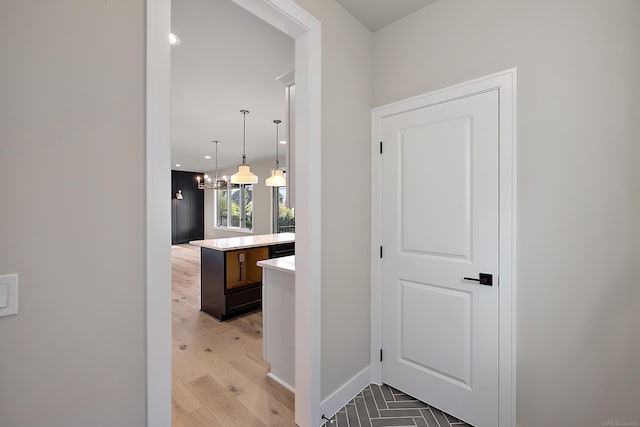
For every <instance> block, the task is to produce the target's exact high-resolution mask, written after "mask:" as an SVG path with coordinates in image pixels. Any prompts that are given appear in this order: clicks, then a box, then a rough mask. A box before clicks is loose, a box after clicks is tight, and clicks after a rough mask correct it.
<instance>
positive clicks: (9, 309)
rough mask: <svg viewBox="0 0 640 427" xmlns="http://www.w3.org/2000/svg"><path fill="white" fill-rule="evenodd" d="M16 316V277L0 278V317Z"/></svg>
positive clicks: (10, 275)
mask: <svg viewBox="0 0 640 427" xmlns="http://www.w3.org/2000/svg"><path fill="white" fill-rule="evenodd" d="M12 314H18V275H17V274H7V275H5V276H0V317H2V316H10V315H12Z"/></svg>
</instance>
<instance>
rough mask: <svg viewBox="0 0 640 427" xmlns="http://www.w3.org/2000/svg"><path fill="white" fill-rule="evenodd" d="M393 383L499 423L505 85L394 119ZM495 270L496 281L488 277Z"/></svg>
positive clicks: (390, 220)
mask: <svg viewBox="0 0 640 427" xmlns="http://www.w3.org/2000/svg"><path fill="white" fill-rule="evenodd" d="M382 135H383V141H384V152H383V155H382V156H383V157H382V182H383V184H382V190H383V191H382V205H383V207H382V224H383V225H382V227H383V230H382V239H383V240H382V241H383V247H384V256H383V259H382V271H383V273H382V299H383V307H382V310H383V313H382V316H383V349H384V361H383V367H382V369H383V371H382V372H383V381H384V382H385V383H386V384H389V385H391V386H393V387H396V388H398V389H399V390H401V391H404V392H405V393H408V394H410V395H412V396H414V397H417V398H419V399H420V400H422V401H424V402H426V403H428V404H431V405H433V406H435V407H437V408H439V409H441V410H443V411H445V412H448V413H450V414H452V415H454V416H456V417H458V418H460V419H462V420H464V421H466V422H468V423H470V424H472V425H474V426H476V427H495V426H497V425H498V287H497V273H498V91H497V90H492V91H489V92H485V93H481V94H476V95H471V96H467V97H463V98H460V99H456V100H453V101H449V102H445V103H441V104H437V105H433V106H429V107H425V108H420V109H417V110H413V111H410V112H406V113H402V114H398V115H395V116H390V117H385V118H384V119H383V120H382ZM480 273H484V274H489V275H492V279H493V285H492V286H489V285H487V284H481V283H479V282H476V281H473V280H469V279H465V278H470V279H477V278H478V277H479V275H480Z"/></svg>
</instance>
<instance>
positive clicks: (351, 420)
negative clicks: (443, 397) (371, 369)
mask: <svg viewBox="0 0 640 427" xmlns="http://www.w3.org/2000/svg"><path fill="white" fill-rule="evenodd" d="M383 426H421V427H464V426H467V427H470V426H469V424H467V423H465V422H463V421H460V420H459V419H457V418H455V417H452V416H451V415H449V414H446V413H444V412H442V411H440V410H439V409H436V408H434V407H431V406H429V405H427V404H425V403H423V402H420V401H419V400H416V399H415V398H413V397H411V396H409V395H406V394H404V393H402V392H401V391H398V390H396V389H394V388H393V387H389V386H388V385H386V384H383V385H382V386H378V385H376V384H370V385H368V386H367V388H365V389H364V390H363V391H361V392H360V393H359V394H358V395H357V396H356V397H355V398H354V399H353V400H352V401H350V402H349V403H347V405H346V406H345V407H344V408H342V409H340V410H339V411H338V413H337V414H336V415H334V417H333V418H332V419H331V423H326V424H325V427H383Z"/></svg>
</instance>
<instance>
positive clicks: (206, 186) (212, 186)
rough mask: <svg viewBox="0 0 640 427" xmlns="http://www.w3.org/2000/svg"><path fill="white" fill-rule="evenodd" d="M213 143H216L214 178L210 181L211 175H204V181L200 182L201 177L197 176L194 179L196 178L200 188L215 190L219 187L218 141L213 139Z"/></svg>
mask: <svg viewBox="0 0 640 427" xmlns="http://www.w3.org/2000/svg"><path fill="white" fill-rule="evenodd" d="M213 143H214V144H216V180H215V181H213V182H211V177H210V176H209V175H205V176H204V181H203V182H200V179H201V178H200V177H199V176H197V177H196V179H197V180H198V188H199V189H200V190H216V189H218V188H220V186H219V184H218V144H219V143H220V141H213Z"/></svg>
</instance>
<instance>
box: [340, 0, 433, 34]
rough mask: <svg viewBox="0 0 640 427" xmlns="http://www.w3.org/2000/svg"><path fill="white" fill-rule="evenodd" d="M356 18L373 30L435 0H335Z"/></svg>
mask: <svg viewBox="0 0 640 427" xmlns="http://www.w3.org/2000/svg"><path fill="white" fill-rule="evenodd" d="M337 1H338V3H340V4H341V5H342V7H344V8H345V9H347V10H348V11H349V13H351V14H352V15H353V16H354V17H355V18H356V19H357V20H359V21H360V22H362V23H363V24H364V25H365V26H366V27H367V28H368V29H369V30H371V31H373V32H375V31H378V30H379V29H380V28H382V27H386V26H387V25H389V24H391V23H392V22H395V21H397V20H398V19H400V18H404V17H405V16H407V15H410V14H411V13H413V12H415V11H416V10H418V9H422V8H423V7H425V6H427V5H429V4H431V3H434V2H436V0H337Z"/></svg>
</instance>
